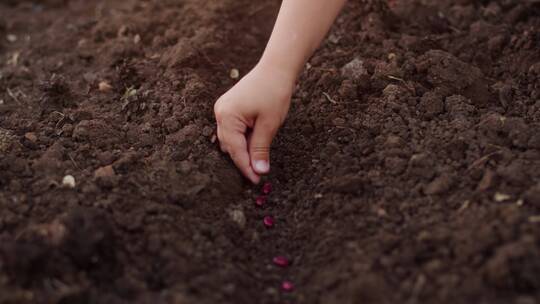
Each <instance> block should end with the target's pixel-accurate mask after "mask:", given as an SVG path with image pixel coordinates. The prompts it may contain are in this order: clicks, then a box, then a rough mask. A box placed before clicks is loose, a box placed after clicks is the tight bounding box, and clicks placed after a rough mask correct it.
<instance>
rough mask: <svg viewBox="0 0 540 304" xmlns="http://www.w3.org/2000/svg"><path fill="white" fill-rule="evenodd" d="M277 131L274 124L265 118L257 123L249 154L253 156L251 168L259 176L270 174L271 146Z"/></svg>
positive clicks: (252, 135)
mask: <svg viewBox="0 0 540 304" xmlns="http://www.w3.org/2000/svg"><path fill="white" fill-rule="evenodd" d="M276 130H277V128H275V127H274V126H273V124H272V123H270V122H267V121H266V120H265V119H263V118H260V119H258V120H257V121H256V122H255V126H254V127H253V133H252V134H251V140H250V143H249V154H250V156H251V166H252V167H253V170H254V171H255V173H257V174H267V173H268V172H270V146H271V144H272V140H273V139H274V136H275V134H276Z"/></svg>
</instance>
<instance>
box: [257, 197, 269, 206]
mask: <svg viewBox="0 0 540 304" xmlns="http://www.w3.org/2000/svg"><path fill="white" fill-rule="evenodd" d="M265 204H266V196H264V195H260V196H258V197H257V198H256V199H255V205H257V206H259V207H262V206H264V205H265Z"/></svg>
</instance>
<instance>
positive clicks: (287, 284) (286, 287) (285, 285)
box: [281, 281, 294, 292]
mask: <svg viewBox="0 0 540 304" xmlns="http://www.w3.org/2000/svg"><path fill="white" fill-rule="evenodd" d="M281 290H283V291H285V292H291V291H293V290H294V284H293V283H292V282H291V281H283V282H282V283H281Z"/></svg>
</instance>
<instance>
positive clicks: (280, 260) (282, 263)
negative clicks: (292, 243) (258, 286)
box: [272, 256, 289, 267]
mask: <svg viewBox="0 0 540 304" xmlns="http://www.w3.org/2000/svg"><path fill="white" fill-rule="evenodd" d="M272 261H273V262H274V264H275V265H277V266H279V267H287V266H289V259H287V258H286V257H284V256H277V257H274V258H273V259H272Z"/></svg>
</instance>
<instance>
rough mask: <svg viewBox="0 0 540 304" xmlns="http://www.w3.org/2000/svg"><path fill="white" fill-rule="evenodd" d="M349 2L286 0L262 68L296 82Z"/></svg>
mask: <svg viewBox="0 0 540 304" xmlns="http://www.w3.org/2000/svg"><path fill="white" fill-rule="evenodd" d="M345 2H346V0H283V3H282V5H281V9H280V12H279V16H278V18H277V21H276V25H275V26H274V30H273V32H272V36H271V37H270V40H269V42H268V45H267V46H266V49H265V51H264V54H263V56H262V58H261V61H260V63H259V64H260V65H263V66H268V67H270V68H272V69H279V70H280V71H281V72H283V73H284V74H286V75H288V76H290V77H291V80H292V81H294V80H296V78H297V76H298V74H299V73H300V72H301V71H302V69H303V67H304V65H305V62H306V61H307V60H308V58H309V57H310V56H311V55H312V54H313V52H314V51H315V50H316V49H317V47H318V46H319V45H320V43H321V41H322V40H323V38H324V37H325V36H326V34H327V33H328V30H329V29H330V27H331V26H332V23H333V21H334V20H335V19H336V17H337V15H338V14H339V11H340V10H341V8H342V7H343V5H344V4H345Z"/></svg>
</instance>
